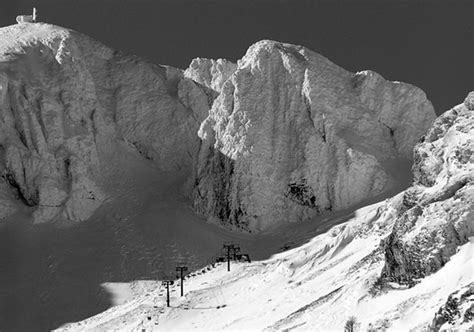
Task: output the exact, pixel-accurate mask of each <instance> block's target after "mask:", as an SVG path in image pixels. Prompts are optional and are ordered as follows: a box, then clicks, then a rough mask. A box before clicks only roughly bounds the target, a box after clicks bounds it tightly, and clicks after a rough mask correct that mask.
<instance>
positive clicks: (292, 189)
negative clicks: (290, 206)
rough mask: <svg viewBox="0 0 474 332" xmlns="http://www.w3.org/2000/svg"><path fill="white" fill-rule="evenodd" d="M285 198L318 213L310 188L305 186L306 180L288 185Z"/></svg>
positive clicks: (314, 197)
mask: <svg viewBox="0 0 474 332" xmlns="http://www.w3.org/2000/svg"><path fill="white" fill-rule="evenodd" d="M285 196H286V197H288V198H289V199H290V200H292V201H293V202H296V203H298V204H300V205H304V206H307V207H310V208H312V209H316V210H318V212H319V207H318V206H316V196H315V195H314V193H313V190H312V189H311V187H309V186H308V185H307V183H306V179H302V180H300V181H298V182H292V183H290V184H288V189H287V191H286V193H285Z"/></svg>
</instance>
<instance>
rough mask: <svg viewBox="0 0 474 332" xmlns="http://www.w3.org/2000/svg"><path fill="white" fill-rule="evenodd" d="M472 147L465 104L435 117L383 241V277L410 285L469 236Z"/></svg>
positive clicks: (473, 215) (472, 128)
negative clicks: (390, 230) (392, 224)
mask: <svg viewBox="0 0 474 332" xmlns="http://www.w3.org/2000/svg"><path fill="white" fill-rule="evenodd" d="M473 146H474V112H473V110H471V109H470V108H468V107H467V105H466V104H465V103H464V104H460V105H458V106H456V107H454V108H453V109H451V110H449V111H447V112H445V113H444V114H442V115H441V116H440V117H439V118H437V119H436V120H435V122H434V124H433V126H432V127H431V128H430V130H429V131H428V133H427V134H426V136H425V137H424V138H423V139H422V141H421V142H420V143H419V144H417V145H416V147H415V153H414V156H415V158H414V165H413V172H414V184H413V186H412V187H411V188H410V189H408V190H407V191H405V193H404V196H403V204H402V205H401V207H400V208H399V209H398V219H397V220H396V222H395V224H394V227H393V230H392V232H391V234H390V236H389V237H388V238H387V239H386V240H385V241H384V251H385V261H386V263H385V267H384V270H383V273H382V277H383V278H385V279H386V280H389V281H396V282H399V283H407V284H414V283H416V282H417V280H418V279H420V278H423V277H425V276H427V275H430V274H432V273H434V272H436V271H438V270H439V269H440V268H441V267H442V266H444V265H445V264H446V262H447V261H448V260H449V259H450V257H451V256H452V255H453V254H455V253H456V250H457V248H458V247H459V246H461V245H463V244H464V243H466V242H468V241H469V237H471V236H474V185H473V184H474V154H473Z"/></svg>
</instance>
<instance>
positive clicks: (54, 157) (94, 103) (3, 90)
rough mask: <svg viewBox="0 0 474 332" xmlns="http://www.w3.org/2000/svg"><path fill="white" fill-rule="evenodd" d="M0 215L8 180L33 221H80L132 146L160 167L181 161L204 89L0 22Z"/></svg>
mask: <svg viewBox="0 0 474 332" xmlns="http://www.w3.org/2000/svg"><path fill="white" fill-rule="evenodd" d="M0 61H1V63H0V172H1V174H2V181H0V193H1V194H0V199H1V202H2V203H0V204H1V205H2V206H3V205H6V206H9V207H10V208H9V209H8V210H7V209H6V208H5V209H2V212H0V218H2V217H5V216H6V215H7V214H9V213H10V212H11V211H12V210H13V209H12V208H13V206H12V204H11V203H10V202H9V201H7V200H5V199H4V195H7V193H5V192H6V191H7V190H6V187H7V186H8V185H9V186H10V187H13V188H14V189H15V191H16V194H17V195H18V196H19V197H20V198H21V199H22V200H23V202H24V203H25V204H27V205H30V206H35V207H36V211H35V213H34V219H35V221H36V222H44V221H51V220H54V219H57V218H58V217H59V218H67V219H69V220H72V221H83V220H87V219H88V218H89V217H91V215H92V214H93V212H94V211H95V210H96V209H97V208H98V207H100V206H101V205H102V204H103V202H104V201H106V200H107V199H108V198H109V196H110V192H109V191H110V190H109V188H108V187H109V186H108V185H107V183H109V182H113V181H114V178H116V177H117V170H116V169H115V168H114V165H115V164H116V162H115V161H114V160H115V157H116V154H120V153H121V152H120V151H121V149H120V148H119V147H118V145H120V144H122V143H123V142H125V143H127V144H129V145H132V146H133V147H134V148H135V149H136V150H138V151H139V152H140V154H141V155H142V156H143V157H144V158H147V159H150V160H152V161H153V162H154V164H155V165H156V166H157V167H158V168H160V169H162V170H176V169H182V168H186V167H189V165H190V164H191V163H192V160H193V154H195V151H197V150H198V147H199V138H198V136H197V131H198V128H199V124H200V122H201V121H202V120H203V119H204V118H205V117H206V116H207V113H208V110H209V107H210V106H209V102H212V99H209V97H208V95H207V94H206V91H205V90H203V89H202V88H200V87H199V85H198V84H196V83H194V82H193V81H192V80H190V79H187V78H185V77H184V76H183V73H182V71H181V70H178V69H174V68H170V67H163V66H156V65H153V64H150V63H147V62H145V61H142V60H140V59H138V58H136V57H131V56H126V55H122V54H120V53H119V52H116V51H113V50H112V49H110V48H108V47H106V46H104V45H102V44H101V43H99V42H96V41H94V40H92V39H91V38H89V37H87V36H84V35H81V34H79V33H77V32H74V31H71V30H68V29H64V28H60V27H56V26H52V25H48V24H19V25H14V26H9V27H5V28H1V29H0Z"/></svg>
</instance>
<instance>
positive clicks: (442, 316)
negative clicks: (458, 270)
mask: <svg viewBox="0 0 474 332" xmlns="http://www.w3.org/2000/svg"><path fill="white" fill-rule="evenodd" d="M473 321H474V283H470V284H469V285H466V286H465V287H461V288H460V289H459V290H457V291H456V292H454V293H452V294H450V295H449V296H448V298H447V300H446V303H445V304H443V306H441V308H439V310H438V312H437V313H436V315H435V317H434V319H433V322H432V324H431V326H430V330H432V331H447V330H451V329H456V330H458V329H459V330H464V329H466V330H469V329H472V322H473Z"/></svg>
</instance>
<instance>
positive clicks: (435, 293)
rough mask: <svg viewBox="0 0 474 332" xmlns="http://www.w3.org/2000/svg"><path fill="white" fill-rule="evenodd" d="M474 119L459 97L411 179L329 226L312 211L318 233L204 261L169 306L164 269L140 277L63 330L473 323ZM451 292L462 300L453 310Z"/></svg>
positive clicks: (424, 145)
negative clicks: (111, 302)
mask: <svg viewBox="0 0 474 332" xmlns="http://www.w3.org/2000/svg"><path fill="white" fill-rule="evenodd" d="M473 130H474V112H473V110H472V109H471V108H470V107H469V106H468V105H467V104H466V103H465V104H461V105H458V106H456V107H455V108H453V109H452V110H450V111H448V112H446V113H445V114H443V115H441V116H440V117H439V118H438V119H437V120H436V121H435V123H434V125H433V127H432V128H431V129H430V130H429V131H428V133H427V136H426V137H425V138H424V139H423V140H422V141H421V142H420V143H419V144H418V145H417V147H416V148H415V152H416V154H419V153H421V152H422V151H425V152H426V153H427V155H426V156H424V157H422V158H419V159H417V160H415V164H414V166H413V169H414V170H415V171H417V170H418V171H419V170H420V169H422V170H421V171H419V173H416V176H415V179H414V182H413V185H412V187H410V188H408V189H407V190H405V191H402V192H400V193H399V194H397V195H395V196H394V197H392V198H390V199H386V200H385V201H381V202H378V203H375V204H372V205H368V206H366V207H363V208H360V209H357V210H355V211H353V212H352V213H349V214H347V215H345V216H344V217H343V218H342V219H341V218H339V219H338V218H335V217H333V218H332V219H331V218H330V220H329V221H328V224H329V229H325V230H323V229H321V228H319V229H317V228H316V229H311V228H309V227H308V225H314V224H316V223H314V222H313V223H303V224H301V225H305V226H306V227H308V228H307V229H306V230H305V232H304V233H300V236H301V235H302V234H306V235H308V236H309V237H310V239H309V240H308V242H306V243H302V244H301V245H299V246H297V247H295V248H292V249H289V250H287V251H285V252H282V253H278V254H275V255H273V256H271V257H270V258H268V259H264V260H258V261H256V262H253V263H236V262H234V263H232V270H231V272H227V270H226V266H225V264H218V265H217V266H215V267H214V266H212V265H211V266H208V267H207V268H205V269H202V270H199V271H195V272H194V273H192V274H191V275H190V277H189V278H187V280H186V282H185V288H186V292H187V293H186V296H185V297H183V298H181V297H179V296H178V285H175V286H174V287H173V288H172V292H171V294H172V298H171V303H172V305H171V307H170V308H167V307H166V306H165V297H164V289H163V287H162V286H161V285H160V282H159V280H158V281H157V282H156V283H154V284H153V283H151V284H150V283H147V284H143V283H140V282H138V283H136V284H134V287H133V288H134V289H138V288H140V287H141V288H140V289H141V290H140V291H138V292H137V294H135V295H133V296H132V297H131V298H130V300H128V301H126V303H124V304H122V305H119V306H116V307H113V308H111V309H110V310H108V311H106V312H104V313H102V314H99V315H97V316H95V317H91V318H89V319H87V320H84V321H81V322H78V323H72V324H67V325H65V326H63V327H62V328H61V329H60V330H65V331H68V330H69V331H73V330H79V329H80V330H98V331H100V330H111V329H118V330H124V331H140V330H142V329H143V328H144V329H146V330H147V331H151V330H164V331H167V330H201V331H210V330H264V331H287V330H304V331H326V330H328V331H329V330H339V331H340V330H342V329H343V328H344V325H345V323H346V321H347V320H348V319H349V317H352V316H354V317H355V318H356V322H357V329H358V330H374V329H390V330H403V331H405V330H412V329H414V330H424V329H429V328H435V329H436V328H439V327H440V326H443V327H444V328H455V327H460V326H463V327H465V328H466V327H467V328H469V327H473V328H474V326H473V317H474V315H472V305H474V302H473V301H474V298H473V297H472V296H470V295H469V294H471V293H469V291H466V290H469V289H471V288H472V285H473V283H474V265H473V263H474V257H473V255H474V232H473V229H474V227H473V224H474V219H473V206H474V204H473V199H474V195H473V179H472V175H473V172H472V167H473V160H472V157H471V156H472V153H470V152H466V154H465V153H460V152H459V151H465V150H463V148H464V147H468V150H466V151H469V147H472V139H473V137H474V135H472V132H473ZM434 133H436V134H437V135H436V136H433V135H434ZM471 152H472V150H471ZM430 154H433V155H434V156H437V157H439V160H438V162H439V163H440V165H441V166H439V167H440V169H439V174H441V175H440V176H438V177H436V178H435V180H434V183H432V184H430V185H426V184H423V179H424V177H423V174H425V173H426V174H432V172H434V171H435V170H437V169H438V168H437V166H436V165H437V163H436V162H435V163H433V162H432V161H431V159H430V157H429V156H430ZM466 156H467V157H466ZM427 163H428V165H431V167H428V166H426V164H427ZM428 171H430V172H431V173H427V172H428ZM459 181H462V183H463V185H462V186H454V187H453V184H456V183H458V182H459ZM413 209H415V211H414V210H413ZM454 210H455V211H454ZM416 211H418V212H416ZM338 221H339V222H338ZM341 222H342V223H341ZM295 235H296V234H295V233H293V234H291V236H292V237H293V238H298V236H295ZM414 248H415V249H414ZM416 253H418V254H419V253H423V256H422V257H421V258H418V256H416V255H415V254H416ZM400 259H401V260H400ZM137 285H141V286H137ZM117 287H118V288H120V287H123V285H118V286H117ZM452 294H457V295H455V296H457V297H456V298H458V299H460V300H459V303H460V304H457V305H455V307H456V310H457V311H458V312H457V313H456V310H454V313H453V310H451V311H450V313H449V315H448V314H445V313H446V310H448V309H446V308H451V307H450V306H449V305H447V304H446V303H448V299H449V298H450V296H451V297H452V296H453V295H452ZM461 294H466V295H464V297H463V295H461ZM451 302H452V301H451ZM443 310H444V311H443ZM443 317H449V319H445V318H443ZM443 324H444V325H443Z"/></svg>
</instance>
